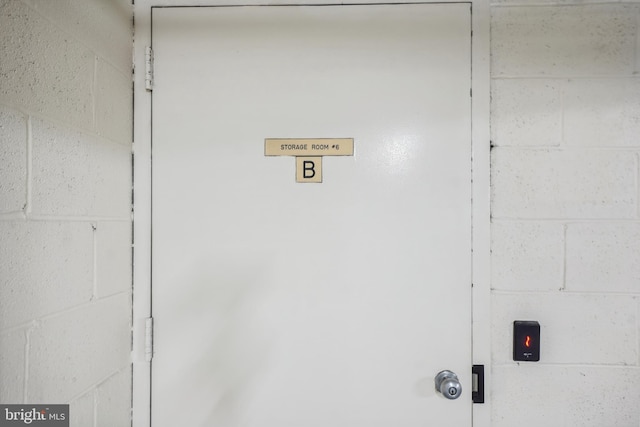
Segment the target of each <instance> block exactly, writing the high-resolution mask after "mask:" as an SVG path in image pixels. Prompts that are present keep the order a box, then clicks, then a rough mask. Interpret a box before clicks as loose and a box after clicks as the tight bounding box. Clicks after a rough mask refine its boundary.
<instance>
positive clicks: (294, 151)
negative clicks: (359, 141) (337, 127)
mask: <svg viewBox="0 0 640 427" xmlns="http://www.w3.org/2000/svg"><path fill="white" fill-rule="evenodd" d="M264 155H265V156H353V138H267V139H265V140H264Z"/></svg>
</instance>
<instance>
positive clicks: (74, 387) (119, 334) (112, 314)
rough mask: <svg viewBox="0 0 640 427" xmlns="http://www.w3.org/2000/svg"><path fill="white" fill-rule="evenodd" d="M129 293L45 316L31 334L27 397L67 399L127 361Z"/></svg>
mask: <svg viewBox="0 0 640 427" xmlns="http://www.w3.org/2000/svg"><path fill="white" fill-rule="evenodd" d="M130 318H131V295H118V296H114V297H112V298H108V299H104V300H99V301H97V302H95V303H91V304H86V305H84V306H82V307H80V308H77V309H74V310H70V311H67V312H65V313H64V314H61V315H59V316H55V317H52V318H49V319H47V320H45V321H43V322H42V324H41V325H40V326H39V327H38V328H36V329H35V330H34V331H33V333H32V335H31V352H30V354H29V379H28V382H27V395H28V398H29V400H30V401H33V402H52V401H66V400H69V399H71V398H72V397H73V396H77V395H78V394H80V393H81V392H83V391H84V390H86V389H88V388H89V387H91V386H93V385H97V384H98V383H100V382H101V381H103V380H104V379H105V378H107V377H108V376H109V375H111V374H113V373H114V372H117V371H120V370H122V369H123V368H125V367H127V366H128V365H129V364H130V350H131V348H130V347H131V327H130Z"/></svg>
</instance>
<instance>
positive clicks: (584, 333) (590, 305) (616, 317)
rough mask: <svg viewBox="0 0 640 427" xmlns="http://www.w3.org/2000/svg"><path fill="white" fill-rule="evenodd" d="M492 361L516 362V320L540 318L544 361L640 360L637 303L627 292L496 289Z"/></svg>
mask: <svg viewBox="0 0 640 427" xmlns="http://www.w3.org/2000/svg"><path fill="white" fill-rule="evenodd" d="M491 307H492V322H491V333H492V360H493V363H494V364H501V363H516V362H513V357H512V356H513V353H512V351H513V321H514V320H537V321H539V322H540V327H541V332H540V335H541V338H540V341H541V348H540V363H542V364H547V363H576V364H578V363H588V364H606V365H634V366H635V365H636V364H637V361H638V348H637V339H638V338H637V335H638V327H637V324H636V320H637V319H636V318H637V315H638V314H637V309H638V302H637V298H636V297H632V296H626V295H594V294H576V293H564V292H549V293H520V294H494V295H493V296H492V305H491Z"/></svg>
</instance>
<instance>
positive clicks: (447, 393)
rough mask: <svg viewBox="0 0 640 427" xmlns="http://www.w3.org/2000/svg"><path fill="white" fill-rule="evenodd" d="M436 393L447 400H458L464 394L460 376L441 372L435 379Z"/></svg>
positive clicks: (449, 372)
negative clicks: (459, 379)
mask: <svg viewBox="0 0 640 427" xmlns="http://www.w3.org/2000/svg"><path fill="white" fill-rule="evenodd" d="M435 383H436V391H438V392H439V393H441V394H442V395H443V396H444V397H446V398H447V399H457V398H458V397H460V395H461V394H462V386H461V385H460V381H458V376H457V375H456V374H454V373H453V372H451V371H441V372H439V373H438V375H436V377H435Z"/></svg>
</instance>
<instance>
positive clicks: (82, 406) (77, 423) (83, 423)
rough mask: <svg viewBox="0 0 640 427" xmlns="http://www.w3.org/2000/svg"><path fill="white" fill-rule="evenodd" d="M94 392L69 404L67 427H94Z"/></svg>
mask: <svg viewBox="0 0 640 427" xmlns="http://www.w3.org/2000/svg"><path fill="white" fill-rule="evenodd" d="M95 392H96V391H95V390H91V391H89V392H88V393H85V394H83V395H82V396H80V397H79V398H77V399H75V400H73V401H72V402H71V403H69V427H94V426H93V419H94V411H95V409H94V408H95V398H94V396H95Z"/></svg>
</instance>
